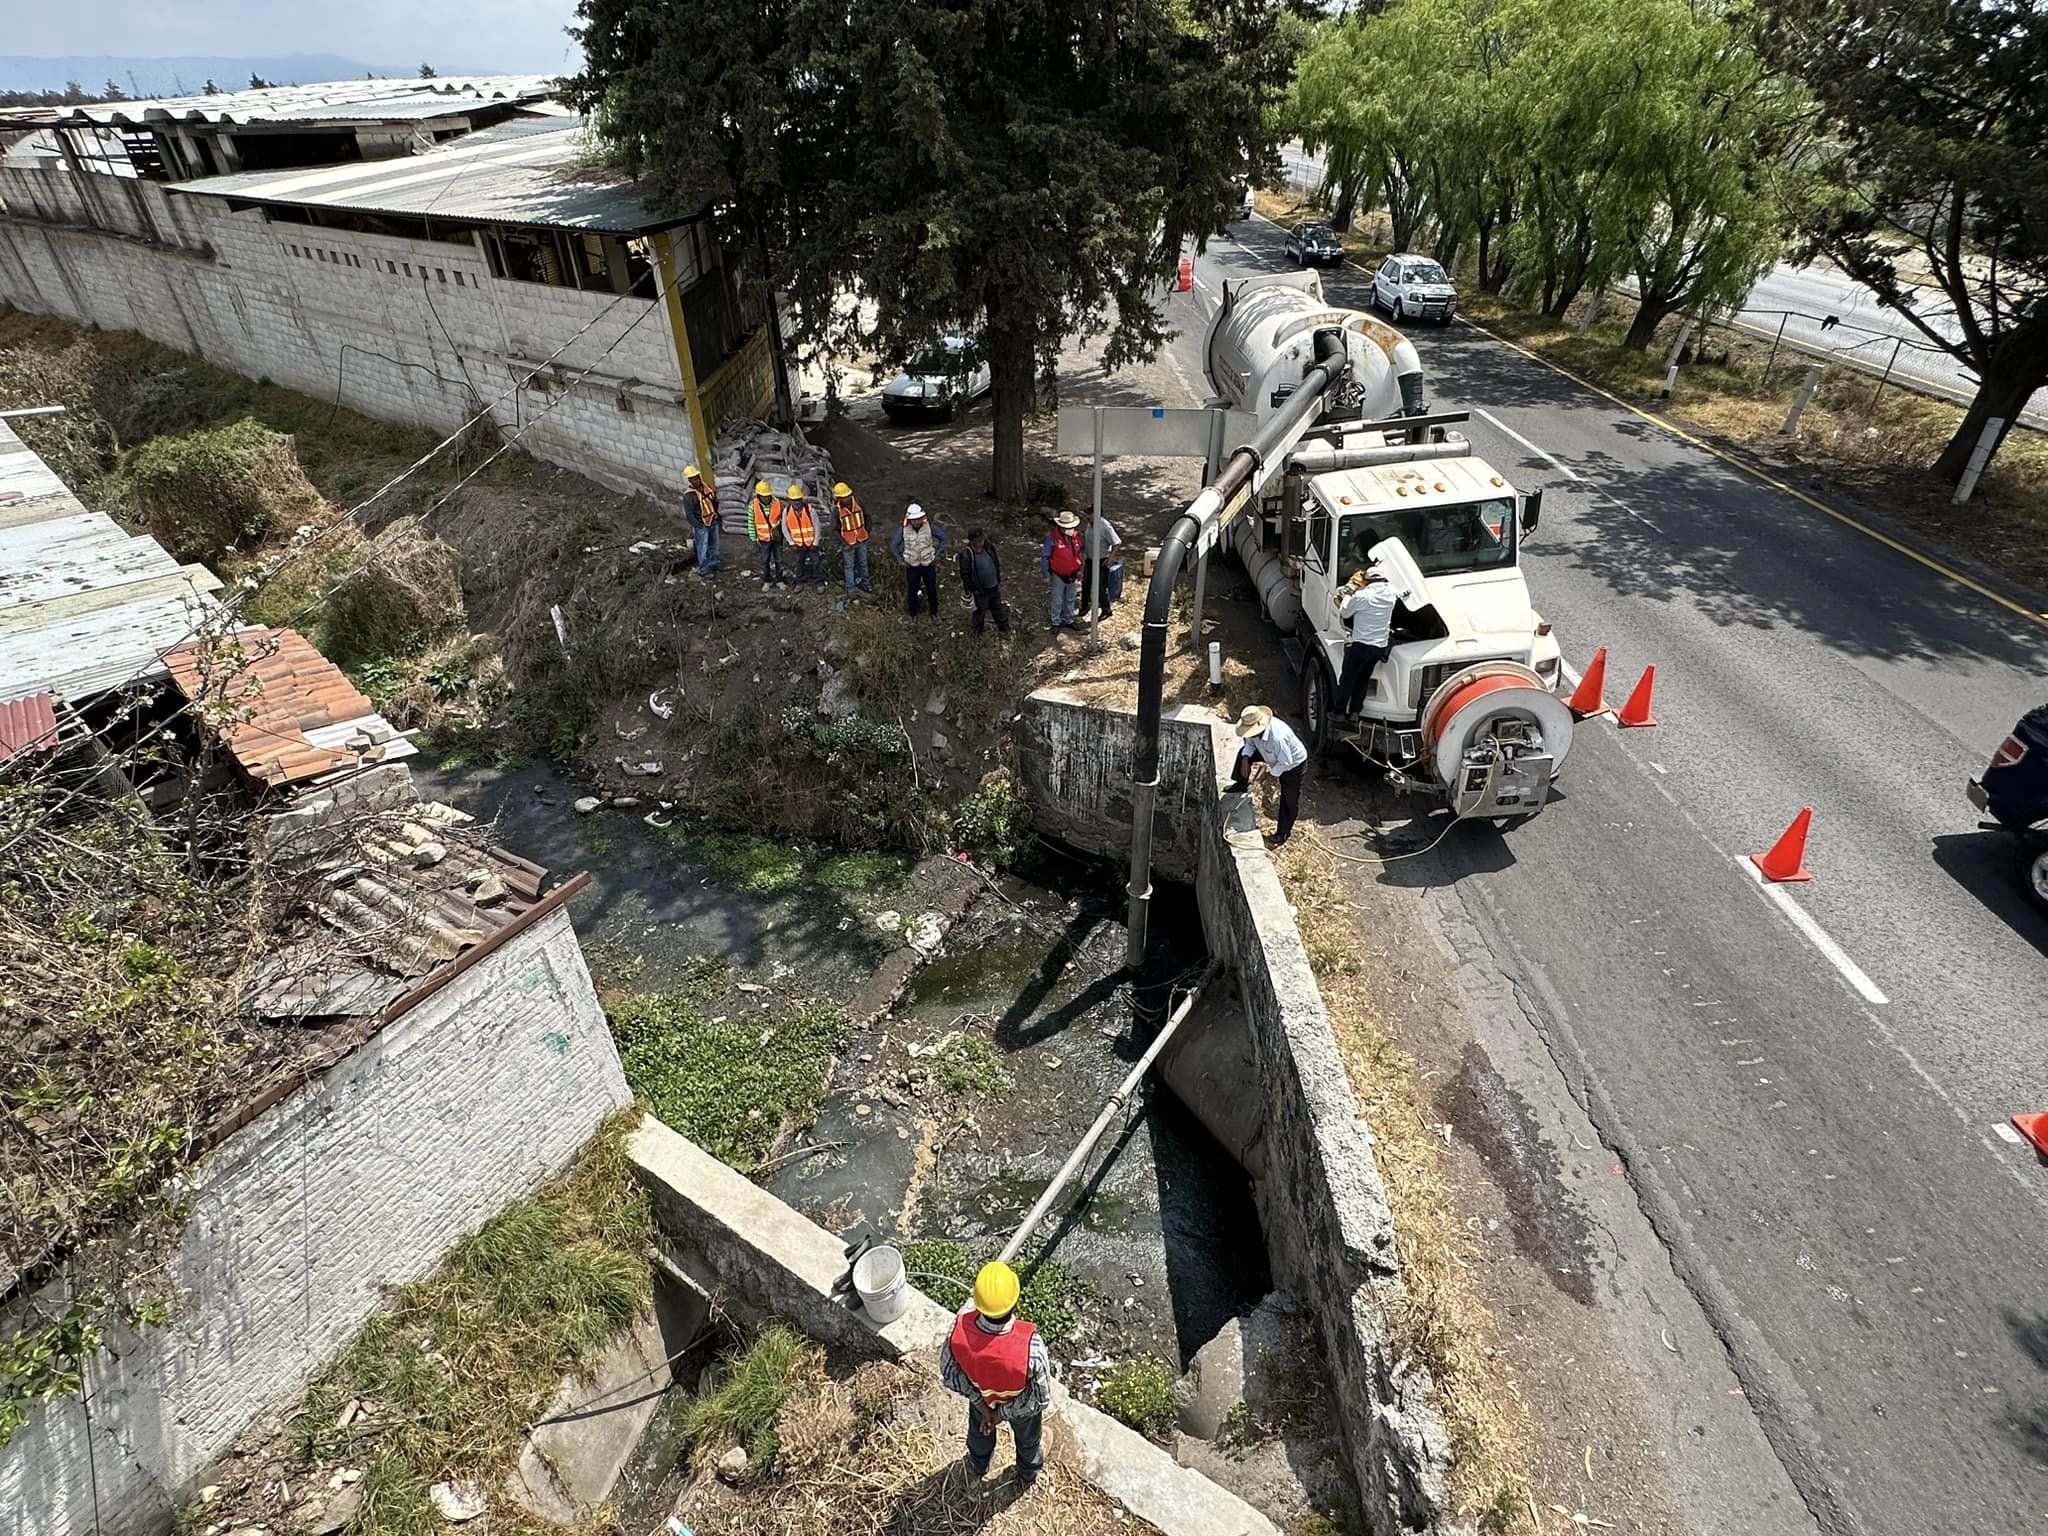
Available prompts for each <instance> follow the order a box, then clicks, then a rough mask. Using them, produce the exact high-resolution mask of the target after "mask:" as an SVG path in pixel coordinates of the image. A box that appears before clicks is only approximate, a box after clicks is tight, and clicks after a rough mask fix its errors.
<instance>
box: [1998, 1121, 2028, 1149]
mask: <svg viewBox="0 0 2048 1536" xmlns="http://www.w3.org/2000/svg"><path fill="white" fill-rule="evenodd" d="M1991 1134H1992V1135H1994V1136H1996V1137H1997V1138H1998V1139H1999V1140H2000V1141H2009V1142H2011V1143H2012V1144H2013V1145H2014V1146H2016V1147H2024V1146H2025V1145H2026V1144H2027V1138H2026V1137H2024V1136H2022V1135H2021V1134H2020V1133H2019V1132H2018V1131H2016V1130H2014V1129H2013V1128H2012V1127H2011V1126H2009V1125H2007V1124H2006V1123H2005V1122H2004V1121H2003V1120H2001V1121H1999V1122H1998V1124H1996V1125H1994V1126H1992V1127H1991Z"/></svg>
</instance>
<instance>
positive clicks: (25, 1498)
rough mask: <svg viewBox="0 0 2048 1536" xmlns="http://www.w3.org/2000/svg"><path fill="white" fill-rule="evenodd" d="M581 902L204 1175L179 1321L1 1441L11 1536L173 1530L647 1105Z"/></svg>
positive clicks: (1, 1524) (177, 1271)
mask: <svg viewBox="0 0 2048 1536" xmlns="http://www.w3.org/2000/svg"><path fill="white" fill-rule="evenodd" d="M630 1097H631V1096H630V1095H629V1094H628V1092H627V1089H626V1082H625V1077H624V1074H623V1073H622V1072H621V1071H620V1069H619V1059H618V1054H617V1052H616V1051H615V1050H614V1049H613V1046H612V1041H611V1034H610V1031H609V1030H608V1029H607V1027H606V1024H605V1021H604V1015H603V1012H602V1010H601V1009H600V1008H599V1007H598V1003H597V998H596V995H595V993H594V992H593V991H592V989H591V984H590V974H589V972H588V971H587V970H586V969H585V968H584V964H583V954H582V951H581V950H580V949H579V948H578V947H577V943H576V934H575V930H574V929H573V928H572V927H571V926H570V922H569V915H568V912H567V911H566V910H563V909H559V908H558V909H557V910H556V911H554V912H552V913H550V914H548V915H546V916H545V917H543V918H541V919H540V920H539V921H538V922H536V923H535V924H534V926H533V927H531V928H530V929H527V930H526V931H525V932H523V933H520V934H517V935H515V936H514V937H513V938H512V939H510V940H508V941H507V942H506V943H505V944H504V945H502V946H501V947H500V948H499V949H497V950H496V951H495V952H493V953H492V954H490V955H488V956H486V957H485V958H484V959H483V960H481V961H479V962H478V963H477V964H475V965H473V966H472V967H470V969H468V970H467V971H465V972H463V973H462V974H461V975H459V976H457V977H456V978H455V979H454V980H453V981H451V982H450V983H449V984H448V985H447V986H445V987H443V988H442V989H441V990H440V991H439V992H436V993H435V994H433V995H432V996H431V997H429V998H427V999H426V1000H425V1001H424V1002H422V1003H421V1004H420V1005H419V1006H418V1007H416V1008H415V1009H413V1011H412V1012H410V1013H408V1014H406V1015H404V1016H403V1017H402V1018H400V1019H398V1020H396V1021H394V1022H393V1023H392V1024H390V1025H389V1026H388V1027H386V1028H385V1029H384V1030H383V1031H382V1032H381V1033H379V1034H377V1035H376V1036H374V1037H373V1038H372V1039H371V1040H369V1041H368V1042H367V1043H366V1044H365V1045H364V1046H363V1047H362V1048H361V1049H360V1050H358V1051H356V1052H355V1053H354V1054H353V1055H351V1056H350V1057H348V1058H347V1059H346V1060H344V1061H343V1062H341V1063H340V1064H339V1065H337V1066H336V1067H334V1068H333V1069H332V1070H331V1071H330V1072H328V1073H327V1074H326V1075H325V1076H324V1077H321V1078H318V1079H316V1080H314V1081H313V1082H311V1083H309V1084H307V1085H306V1086H305V1087H304V1088H302V1089H300V1090H299V1092H297V1093H295V1094H294V1095H292V1096H291V1097H290V1098H288V1099H286V1100H284V1101H283V1102H282V1103H280V1104H278V1105H277V1106H276V1107H275V1108H273V1109H271V1110H270V1111H269V1112H268V1113H266V1114H264V1115H262V1116H261V1117H260V1118H259V1119H257V1120H256V1121H255V1122H254V1123H253V1124H252V1125H250V1126H249V1127H248V1128H246V1129H245V1130H243V1131H241V1132H239V1133H237V1134H236V1135H235V1136H233V1137H232V1138H231V1139H230V1140H229V1141H227V1142H226V1143H225V1144H224V1145H223V1146H222V1147H221V1148H220V1149H219V1150H218V1151H216V1152H215V1153H214V1154H213V1155H212V1156H211V1157H209V1158H208V1159H207V1160H206V1161H205V1162H204V1163H203V1164H202V1165H201V1166H200V1169H199V1171H198V1174H197V1178H196V1186H197V1198H196V1201H195V1205H194V1211H193V1215H192V1218H191V1221H190V1223H189V1225H188V1226H187V1228H186V1231H185V1235H184V1238H183V1241H182V1244H181V1246H180V1247H179V1249H178V1251H177V1252H176V1254H175V1255H174V1256H173V1258H172V1262H171V1274H172V1276H173V1285H174V1298H175V1299H174V1301H173V1315H172V1319H171V1321H170V1322H169V1323H168V1324H166V1325H165V1326H164V1327H161V1328H156V1329H152V1330H150V1331H148V1332H146V1333H143V1334H141V1335H139V1336H134V1335H130V1336H122V1337H114V1338H110V1339H109V1341H108V1348H107V1349H105V1350H104V1351H102V1353H101V1354H100V1355H99V1357H98V1358H97V1359H96V1361H95V1362H94V1364H93V1366H92V1367H91V1369H90V1373H89V1378H88V1392H89V1398H90V1401H89V1409H90V1414H89V1423H90V1436H91V1442H92V1445H91V1450H92V1458H91V1465H90V1470H89V1468H88V1460H87V1435H88V1405H87V1404H81V1403H80V1402H79V1401H78V1400H76V1399H63V1400H59V1401H57V1402H53V1403H49V1404H46V1405H44V1406H43V1407H41V1408H39V1409H38V1410H37V1411H36V1413H35V1415H34V1417H33V1418H31V1420H30V1421H29V1423H28V1424H27V1426H26V1427H24V1428H23V1429H22V1430H21V1431H20V1432H19V1433H18V1434H17V1435H16V1436H15V1437H14V1439H13V1441H12V1443H11V1444H9V1445H8V1447H7V1448H6V1449H5V1450H4V1451H0V1512H4V1514H5V1516H6V1518H5V1519H0V1528H4V1529H5V1530H6V1531H7V1532H8V1533H9V1536H87V1533H90V1532H92V1531H93V1530H94V1527H95V1520H94V1484H95V1482H96V1483H97V1490H98V1508H99V1511H100V1515H101V1520H100V1522H99V1526H98V1531H99V1536H128V1533H132V1532H146V1531H160V1530H166V1529H168V1528H169V1525H170V1522H171V1520H172V1517H173V1515H174V1513H175V1509H176V1505H177V1501H178V1500H179V1499H180V1497H181V1496H182V1495H184V1494H185V1493H186V1492H187V1491H188V1484H189V1483H190V1481H191V1480H192V1479H193V1478H195V1477H196V1476H197V1475H198V1474H199V1473H200V1472H202V1471H203V1470H204V1469H205V1468H206V1466H207V1465H208V1464H209V1463H210V1462H211V1461H212V1460H213V1459H214V1458H215V1457H216V1456H218V1455H220V1454H221V1453H222V1452H223V1451H225V1450H226V1449H227V1447H228V1446H229V1444H230V1443H231V1442H232V1441H233V1440H234V1438H235V1436H236V1435H237V1434H238V1433H239V1432H240V1431H241V1430H242V1429H243V1428H244V1427H245V1426H246V1425H248V1424H249V1423H250V1422H251V1421H252V1420H254V1419H256V1418H257V1417H259V1416H261V1415H262V1414H264V1413H267V1412H271V1411H274V1410H276V1409H277V1408H279V1407H281V1406H282V1405H284V1404H286V1403H288V1402H290V1401H291V1400H292V1399H293V1398H294V1397H295V1396H296V1395H297V1394H298V1393H299V1392H300V1391H301V1390H302V1389H303V1388H304V1386H305V1385H306V1383H307V1382H308V1381H309V1380H311V1378H312V1377H313V1376H314V1375H315V1374H316V1373H317V1372H318V1371H319V1370H320V1368H321V1367H322V1366H323V1365H324V1364H325V1363H326V1362H327V1360H328V1358H329V1357H330V1356H331V1355H332V1354H333V1353H334V1352H335V1351H336V1350H337V1349H339V1348H340V1347H341V1346H342V1345H343V1344H344V1343H345V1342H347V1340H348V1339H349V1338H350V1337H351V1336H352V1335H353V1334H354V1333H355V1331H356V1329H357V1328H358V1327H360V1326H361V1324H362V1323H363V1321H364V1319H365V1318H367V1317H368V1316H369V1315H370V1314H371V1313H372V1312H373V1311H374V1310H376V1308H377V1307H378V1305H379V1304H380V1302H381V1300H382V1299H383V1296H384V1294H385V1292H386V1291H387V1290H388V1289H389V1288H392V1287H396V1286H401V1285H404V1284H406V1283H407V1282H409V1281H412V1280H416V1279H418V1278H419V1277H420V1276H422V1275H424V1274H426V1273H428V1272H429V1271H430V1270H432V1269H433V1268H434V1266H435V1265H436V1264H438V1263H439V1262H440V1260H441V1257H442V1255H443V1254H445V1253H446V1252H447V1250H448V1248H449V1247H450V1246H451V1245H452V1244H453V1243H454V1242H455V1241H456V1240H457V1239H459V1238H461V1237H463V1236H464V1235H466V1234H468V1233H470V1232H472V1231H474V1230H475V1229H476V1228H477V1227H479V1226H480V1225H482V1224H483V1222H484V1221H486V1220H487V1219H488V1218H490V1217H491V1216H493V1215H495V1214H496V1213H497V1212H498V1211H499V1210H501V1209H502V1208H503V1207H504V1206H505V1205H507V1204H509V1203H510V1202H511V1201H513V1200H516V1199H518V1198H519V1197H520V1196H522V1195H524V1194H526V1193H527V1192H529V1191H530V1190H532V1189H533V1188H534V1187H535V1186H536V1185H538V1184H540V1183H541V1182H542V1181H544V1180H545V1179H547V1178H549V1177H550V1176H551V1175H553V1174H555V1173H558V1172H560V1171H561V1170H562V1169H563V1168H564V1167H566V1166H567V1165H568V1163H569V1162H570V1161H571V1159H572V1158H573V1157H574V1156H575V1154H576V1151H577V1149H578V1148H580V1147H581V1146H582V1145H583V1143H584V1142H585V1141H586V1140H587V1139H588V1138H589V1136H590V1134H591V1132H592V1131H593V1130H594V1129H595V1128H596V1127H597V1125H598V1124H599V1122H600V1121H602V1120H603V1119H604V1117H605V1116H606V1115H608V1114H610V1113H612V1112H613V1111H614V1110H616V1109H619V1108H621V1107H623V1106H624V1105H625V1104H627V1103H628V1102H630Z"/></svg>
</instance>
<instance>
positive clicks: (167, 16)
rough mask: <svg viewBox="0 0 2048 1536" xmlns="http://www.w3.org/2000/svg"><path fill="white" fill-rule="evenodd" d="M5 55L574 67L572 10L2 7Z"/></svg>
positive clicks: (485, 3) (293, 5)
mask: <svg viewBox="0 0 2048 1536" xmlns="http://www.w3.org/2000/svg"><path fill="white" fill-rule="evenodd" d="M0 10H4V11H6V12H8V13H9V15H8V18H7V24H6V26H5V28H4V29H0V30H4V32H5V42H4V43H0V48H4V50H5V51H6V52H8V53H11V54H31V55H35V56H38V57H44V58H48V57H52V56H57V55H64V54H95V55H97V54H122V55H128V56H131V57H137V58H162V57H166V56H170V55H177V54H187V55H208V56H213V55H218V56H221V57H231V58H240V57H246V56H255V55H267V54H283V53H338V54H344V55H347V56H348V57H351V58H357V59H362V60H364V61H365V62H366V63H371V64H377V65H404V64H410V65H417V64H419V63H421V62H422V61H424V62H426V63H430V64H432V65H433V66H434V67H435V68H436V69H439V70H441V71H442V72H443V73H444V74H452V73H454V72H456V71H458V70H467V71H472V72H482V71H486V70H489V71H500V72H505V73H515V74H554V73H557V72H560V71H562V70H564V69H566V68H568V67H569V66H570V65H571V64H573V63H575V62H576V57H575V54H574V49H575V45H574V44H573V43H571V42H570V41H569V39H568V38H567V37H566V36H565V35H564V34H563V31H562V29H563V28H564V27H566V26H568V24H569V23H570V21H571V20H573V19H574V16H575V12H576V4H575V0H473V3H471V4H466V5H438V6H437V5H430V4H421V3H420V0H317V3H316V0H65V3H63V4H56V5H31V4H28V3H26V0H21V3H16V0H0Z"/></svg>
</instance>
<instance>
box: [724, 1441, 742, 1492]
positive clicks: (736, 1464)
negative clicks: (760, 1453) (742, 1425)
mask: <svg viewBox="0 0 2048 1536" xmlns="http://www.w3.org/2000/svg"><path fill="white" fill-rule="evenodd" d="M746 1475H747V1452H746V1448H745V1447H744V1446H738V1445H736V1446H734V1447H733V1448H732V1449H731V1450H729V1451H727V1452H726V1453H725V1454H724V1455H723V1456H721V1457H719V1458H718V1480H719V1481H720V1482H721V1483H727V1484H731V1485H733V1486H735V1487H736V1486H738V1484H739V1482H740V1479H742V1478H744V1477H745V1476H746Z"/></svg>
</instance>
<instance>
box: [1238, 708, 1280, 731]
mask: <svg viewBox="0 0 2048 1536" xmlns="http://www.w3.org/2000/svg"><path fill="white" fill-rule="evenodd" d="M1272 723H1273V711H1271V710H1270V709H1268V708H1266V706H1265V705H1263V704H1247V705H1245V707H1244V713H1243V714H1241V715H1239V716H1238V717H1237V734H1238V735H1240V736H1245V737H1251V736H1263V735H1265V734H1266V727H1267V726H1269V725H1271V724H1272Z"/></svg>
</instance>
